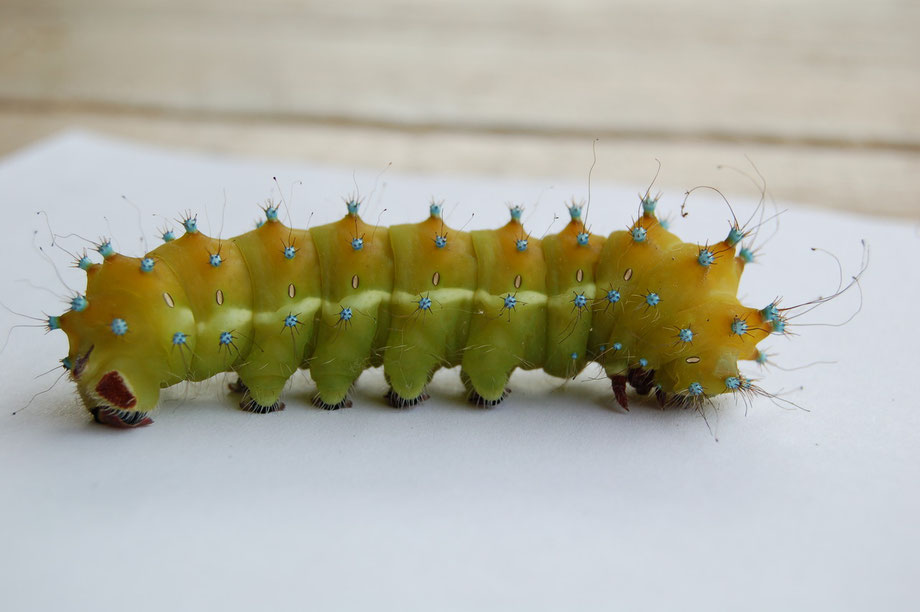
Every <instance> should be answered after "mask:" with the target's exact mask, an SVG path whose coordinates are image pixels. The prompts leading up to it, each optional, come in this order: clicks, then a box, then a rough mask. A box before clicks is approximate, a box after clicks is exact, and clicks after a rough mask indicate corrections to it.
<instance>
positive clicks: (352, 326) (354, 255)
mask: <svg viewBox="0 0 920 612" xmlns="http://www.w3.org/2000/svg"><path fill="white" fill-rule="evenodd" d="M310 234H311V236H312V237H313V243H314V244H315V245H316V252H317V254H318V256H319V269H320V277H321V286H322V300H323V303H322V308H321V310H320V316H319V321H318V323H317V326H318V328H319V329H318V335H317V341H316V348H315V350H314V352H313V355H312V356H311V357H310V374H311V376H312V377H313V380H314V382H316V387H317V395H318V396H319V399H320V401H322V402H323V403H324V404H327V405H338V404H341V403H342V402H344V401H345V400H346V398H347V396H348V391H349V389H350V388H351V385H352V384H353V383H354V381H355V380H357V378H358V376H359V375H360V374H361V372H363V371H364V370H365V369H366V368H368V367H374V366H378V365H380V364H381V362H382V352H381V349H382V348H383V346H384V345H385V343H386V340H387V335H388V332H389V324H390V312H389V304H390V294H391V293H392V292H393V255H392V252H391V250H390V241H389V234H388V232H387V229H386V228H383V227H374V226H371V225H367V224H366V223H364V222H363V221H362V220H361V219H360V218H359V217H358V216H357V215H356V214H355V215H352V214H349V215H347V216H346V217H345V218H344V219H342V220H341V221H338V222H336V223H330V224H328V225H323V226H321V227H317V228H313V229H312V230H310ZM357 240H360V241H361V242H360V243H356V242H355V241H357ZM358 244H360V248H355V246H357V245H358Z"/></svg>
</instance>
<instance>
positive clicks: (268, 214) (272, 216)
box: [265, 206, 278, 221]
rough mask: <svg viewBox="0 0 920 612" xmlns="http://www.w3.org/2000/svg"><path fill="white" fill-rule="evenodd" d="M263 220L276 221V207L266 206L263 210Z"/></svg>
mask: <svg viewBox="0 0 920 612" xmlns="http://www.w3.org/2000/svg"><path fill="white" fill-rule="evenodd" d="M265 219H266V220H267V221H277V220H278V207H277V206H267V207H266V208H265Z"/></svg>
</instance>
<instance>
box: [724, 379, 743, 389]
mask: <svg viewBox="0 0 920 612" xmlns="http://www.w3.org/2000/svg"><path fill="white" fill-rule="evenodd" d="M725 386H726V387H727V388H729V389H732V390H734V389H737V388H738V387H740V386H741V379H740V378H738V377H737V376H729V377H728V378H726V379H725Z"/></svg>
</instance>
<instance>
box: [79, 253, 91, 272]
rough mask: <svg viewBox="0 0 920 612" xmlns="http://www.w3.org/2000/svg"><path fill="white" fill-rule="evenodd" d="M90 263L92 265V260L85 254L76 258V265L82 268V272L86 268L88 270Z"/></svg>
mask: <svg viewBox="0 0 920 612" xmlns="http://www.w3.org/2000/svg"><path fill="white" fill-rule="evenodd" d="M92 265H93V262H92V260H91V259H90V258H89V257H87V256H86V255H83V256H82V257H80V259H79V260H77V267H78V268H80V269H81V270H83V271H84V272H85V271H86V270H89V269H90V268H91V267H92Z"/></svg>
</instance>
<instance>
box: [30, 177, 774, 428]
mask: <svg viewBox="0 0 920 612" xmlns="http://www.w3.org/2000/svg"><path fill="white" fill-rule="evenodd" d="M640 204H641V214H640V215H639V216H638V218H637V219H636V220H635V221H634V222H633V223H632V224H631V225H630V226H629V227H628V228H627V229H625V230H620V231H614V232H613V233H611V234H610V235H609V236H607V237H604V236H600V235H595V234H592V233H591V232H590V230H589V228H588V227H587V226H586V225H585V221H584V219H583V218H582V216H583V215H582V213H583V206H582V205H580V204H576V203H574V202H573V203H572V204H571V205H570V206H569V207H568V212H569V217H570V220H569V222H568V223H567V225H566V226H565V227H564V228H563V229H562V230H561V231H560V232H559V233H557V234H553V235H548V236H546V237H544V238H542V239H538V238H535V237H533V236H531V235H530V234H528V233H527V232H526V231H525V229H524V227H523V225H522V222H521V216H522V212H523V209H522V208H521V207H519V206H515V207H512V208H511V209H510V215H511V219H510V220H509V221H508V223H507V224H506V225H504V226H502V227H499V228H498V229H494V230H476V231H469V232H465V231H458V230H455V229H452V228H449V227H448V226H447V225H446V224H445V222H444V220H443V219H442V216H441V213H442V206H441V204H440V203H438V202H432V203H431V205H430V207H429V215H428V218H427V219H425V220H424V221H421V222H419V223H414V224H404V225H395V226H392V227H389V228H386V227H375V226H373V225H369V224H367V223H365V222H364V220H362V219H361V217H360V216H359V209H360V205H361V202H360V200H358V199H356V198H352V199H348V200H346V214H345V216H344V217H343V218H342V219H340V220H339V221H336V222H334V223H330V224H327V225H323V226H319V227H313V228H311V229H309V230H301V229H292V228H289V227H287V226H285V225H284V224H283V223H282V222H281V221H280V220H279V215H278V207H277V206H274V205H271V204H269V205H268V206H267V207H266V208H265V209H264V211H265V219H264V221H262V222H260V224H259V226H258V227H257V228H256V229H254V230H252V231H250V232H248V233H245V234H242V235H240V236H237V237H235V238H230V239H223V240H221V239H215V238H211V237H208V236H205V235H204V234H203V233H202V232H201V231H200V230H199V229H198V226H197V220H196V218H195V217H193V216H187V217H186V218H185V219H184V220H183V223H182V225H183V228H184V230H185V232H184V234H183V235H182V236H179V237H176V235H175V234H174V233H173V231H171V230H168V229H167V230H165V231H164V232H163V234H162V238H163V244H162V245H160V246H159V247H158V248H156V249H154V250H152V251H150V252H149V253H147V254H145V255H144V256H143V257H141V258H136V257H128V256H125V255H122V254H119V253H117V252H116V251H115V250H114V248H113V247H112V245H111V243H110V242H108V241H102V242H101V244H99V245H98V246H97V251H98V252H99V254H100V255H101V256H102V259H103V261H102V262H101V263H93V262H92V261H91V260H90V259H89V258H88V257H87V256H86V255H84V256H82V257H80V258H79V259H78V261H77V262H76V264H77V266H78V267H79V268H81V269H82V270H84V271H85V272H86V275H87V285H86V292H85V294H81V295H76V296H74V297H73V299H72V300H71V304H70V309H69V310H68V311H67V312H65V313H64V314H61V315H59V316H54V317H49V319H48V323H47V326H48V328H49V329H61V330H63V331H64V332H65V333H66V334H67V337H68V339H69V353H68V355H67V357H66V358H65V359H63V360H62V363H63V365H64V367H65V368H66V369H68V370H69V371H70V376H71V378H72V380H74V381H75V382H76V385H77V389H78V392H79V394H80V396H81V398H82V400H83V403H84V404H85V406H86V408H87V410H89V412H90V413H91V414H92V415H93V417H94V418H95V420H96V421H98V422H100V423H104V424H106V425H111V426H114V427H138V426H143V425H148V424H150V423H152V422H153V421H152V419H151V418H150V417H149V416H148V415H149V413H150V412H151V411H152V410H154V408H155V407H156V405H157V403H158V400H159V393H160V389H161V388H163V387H167V386H170V385H174V384H176V383H179V382H181V381H186V380H189V381H198V380H204V379H206V378H209V377H211V376H213V375H215V374H217V373H220V372H228V371H233V372H235V373H236V374H237V375H238V377H239V379H238V380H237V382H236V383H234V384H231V385H230V388H231V390H232V391H234V392H237V393H240V394H242V399H241V401H240V407H241V408H242V409H243V410H247V411H250V412H255V413H268V412H274V411H279V410H283V409H284V404H283V403H282V402H281V401H280V395H281V393H282V391H283V389H284V387H285V384H286V382H287V381H288V379H289V378H290V376H291V375H292V374H293V373H295V372H296V371H297V370H298V369H299V368H304V369H309V370H310V374H311V376H312V378H313V380H314V382H315V384H316V397H315V403H316V405H318V406H321V407H323V408H326V409H336V408H341V407H344V406H349V405H351V402H350V400H349V398H348V394H349V390H350V388H351V387H352V385H353V383H354V382H355V380H356V379H357V378H358V376H359V375H360V374H361V372H362V371H364V370H365V369H366V368H369V367H376V366H383V370H384V375H385V377H386V380H387V382H388V383H389V386H390V389H389V391H388V392H387V394H386V401H388V402H389V404H390V405H392V406H394V407H405V406H413V405H415V404H418V403H421V402H423V401H425V400H426V399H427V398H428V395H427V393H426V386H427V385H428V383H429V381H430V380H431V378H432V375H433V374H434V372H435V371H436V370H437V369H439V368H442V367H453V366H457V365H459V366H460V367H461V370H460V376H461V379H462V381H463V383H464V385H465V386H466V388H467V391H468V396H469V399H470V401H471V402H472V403H474V404H476V405H479V406H493V405H495V404H498V403H500V402H501V401H502V399H503V398H504V397H505V395H506V393H507V389H506V385H507V382H508V379H509V377H510V375H511V373H512V371H513V370H515V369H516V368H523V369H543V370H544V371H545V372H546V373H548V374H550V375H553V376H558V377H566V378H568V377H573V376H575V375H577V374H578V373H579V372H581V371H582V370H583V369H584V368H585V367H586V365H587V364H588V363H590V362H597V363H599V364H600V365H601V366H602V367H603V368H604V370H605V372H606V374H607V376H609V378H610V380H611V385H612V389H613V395H614V398H615V400H616V402H617V403H618V404H619V405H620V406H622V407H623V408H624V409H626V408H627V407H628V397H627V391H626V389H627V385H629V386H631V387H632V388H633V389H634V390H635V392H636V393H637V394H639V395H648V394H650V393H652V392H654V393H655V396H656V398H657V400H658V401H659V403H661V404H662V405H677V406H700V405H701V404H702V402H704V401H706V400H707V398H711V397H713V396H716V395H719V394H723V393H741V394H745V393H748V394H750V393H756V392H758V389H757V388H756V387H755V386H754V384H753V381H752V380H751V379H750V378H747V377H745V376H743V375H742V374H741V373H740V372H739V369H738V362H739V361H743V360H753V361H761V362H762V361H763V360H765V356H764V355H763V354H761V353H760V352H759V351H758V350H757V348H756V345H757V343H758V342H760V341H761V340H763V339H764V338H766V337H767V336H768V335H770V334H771V333H776V334H784V333H787V332H788V324H787V323H788V311H789V310H790V309H787V308H780V307H779V305H778V303H777V302H775V301H774V302H772V303H770V304H768V305H766V306H762V307H759V308H758V307H749V306H744V305H742V304H741V303H740V302H739V301H738V299H737V297H736V294H737V290H738V284H739V281H740V278H741V274H742V272H743V270H744V267H745V265H746V264H747V263H749V262H750V261H751V260H752V259H753V250H752V249H751V248H750V246H749V245H747V246H746V245H741V243H742V241H744V240H745V238H746V237H747V236H748V234H749V231H748V230H746V229H745V228H744V227H742V226H739V224H738V223H737V221H735V222H734V223H732V225H731V227H730V229H729V232H728V234H727V235H726V236H725V237H724V238H723V239H721V240H719V241H718V242H715V243H713V244H705V245H698V244H692V243H685V242H682V241H681V240H680V239H679V238H678V237H677V236H675V235H674V234H672V233H671V232H670V231H669V230H668V229H667V224H666V222H664V221H661V220H659V219H658V218H657V216H656V214H655V208H656V204H657V198H651V197H649V196H648V194H646V195H645V196H644V197H641V200H640ZM585 217H586V215H585ZM739 245H740V247H739ZM739 248H740V252H739V251H738V249H739Z"/></svg>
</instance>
